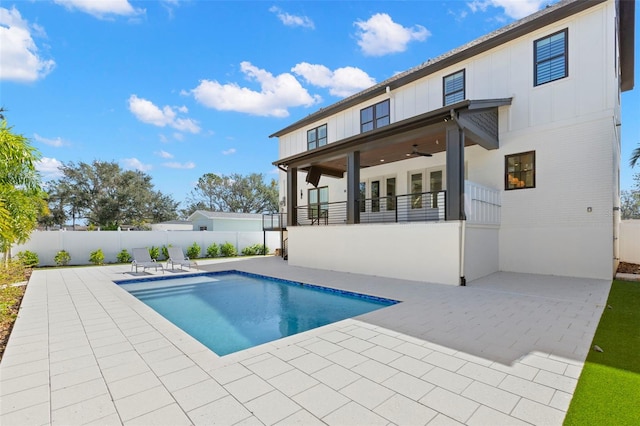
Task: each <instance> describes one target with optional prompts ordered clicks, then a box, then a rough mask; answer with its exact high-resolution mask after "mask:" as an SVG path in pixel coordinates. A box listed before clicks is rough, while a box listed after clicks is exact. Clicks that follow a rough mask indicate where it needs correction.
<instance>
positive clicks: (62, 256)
mask: <svg viewBox="0 0 640 426" xmlns="http://www.w3.org/2000/svg"><path fill="white" fill-rule="evenodd" d="M53 261H54V262H56V265H58V266H66V265H68V264H69V262H71V255H70V254H69V252H68V251H66V250H60V251H59V252H58V253H56V255H55V257H54V258H53Z"/></svg>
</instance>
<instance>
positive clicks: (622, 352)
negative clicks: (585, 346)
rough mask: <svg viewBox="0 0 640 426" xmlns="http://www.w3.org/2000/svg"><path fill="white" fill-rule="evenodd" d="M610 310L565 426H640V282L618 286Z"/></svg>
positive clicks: (610, 296) (577, 389) (599, 329)
mask: <svg viewBox="0 0 640 426" xmlns="http://www.w3.org/2000/svg"><path fill="white" fill-rule="evenodd" d="M607 304H608V306H607V307H606V308H605V310H604V313H603V314H602V318H601V319H600V324H599V325H598V329H597V331H596V334H595V337H594V338H593V343H592V350H591V351H589V355H588V356H587V360H586V362H585V365H584V369H583V370H582V374H581V376H580V379H579V381H578V386H577V388H576V391H575V393H574V395H573V400H572V401H571V406H570V407H569V411H568V413H567V416H566V418H565V421H564V424H565V426H566V425H581V426H583V425H638V424H640V282H633V281H619V280H614V281H613V285H612V286H611V292H610V293H609V299H608V301H607ZM593 345H597V346H599V347H600V348H601V349H602V350H603V352H597V351H595V350H593Z"/></svg>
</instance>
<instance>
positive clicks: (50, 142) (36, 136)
mask: <svg viewBox="0 0 640 426" xmlns="http://www.w3.org/2000/svg"><path fill="white" fill-rule="evenodd" d="M33 139H35V140H36V142H40V143H43V144H45V145H49V146H54V147H56V148H60V147H61V146H64V145H68V144H67V143H66V142H65V141H63V140H62V138H60V137H57V138H55V139H48V138H43V137H42V136H40V135H39V134H37V133H34V134H33Z"/></svg>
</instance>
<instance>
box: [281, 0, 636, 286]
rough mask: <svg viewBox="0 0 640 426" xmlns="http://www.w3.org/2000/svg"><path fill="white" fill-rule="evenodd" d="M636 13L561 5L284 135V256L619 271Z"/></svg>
mask: <svg viewBox="0 0 640 426" xmlns="http://www.w3.org/2000/svg"><path fill="white" fill-rule="evenodd" d="M634 11H635V2H634V1H627V0H589V1H584V0H566V1H561V2H559V3H557V4H555V5H553V6H550V7H548V8H546V9H543V10H541V11H539V12H537V13H534V14H533V15H531V16H529V17H526V18H524V19H521V20H519V21H517V22H514V23H512V24H509V25H507V26H505V27H504V28H501V29H499V30H497V31H494V32H493V33H490V34H487V35H486V36H484V37H481V38H479V39H477V40H474V41H472V42H470V43H468V44H466V45H464V46H461V47H460V48H457V49H455V50H452V51H450V52H448V53H446V54H444V55H442V56H440V57H438V58H435V59H432V60H429V61H427V62H425V63H423V64H420V65H418V66H417V67H415V68H413V69H410V70H408V71H406V72H403V73H401V74H398V75H396V76H394V77H392V78H390V79H388V80H386V81H383V82H381V83H379V84H377V85H375V86H373V87H371V88H369V89H367V90H364V91H362V92H360V93H357V94H355V95H353V96H351V97H348V98H345V99H343V100H341V101H339V102H337V103H335V104H333V105H330V106H328V107H326V108H322V109H320V110H319V111H317V112H315V113H313V114H310V115H308V116H307V117H305V118H304V119H302V120H299V121H297V122H295V123H293V124H291V125H289V126H288V127H286V128H284V129H282V130H280V131H277V132H275V133H274V134H273V135H271V136H272V137H277V138H278V140H279V159H278V160H277V161H276V162H274V164H275V165H277V166H278V167H279V168H280V170H282V172H281V176H280V182H281V184H280V192H281V194H280V196H281V199H282V204H283V206H284V207H283V209H285V211H286V214H287V252H288V253H287V254H288V261H289V263H290V264H292V265H298V266H306V267H312V268H322V269H331V270H338V271H347V272H354V273H362V274H370V275H379V276H389V277H395V278H405V279H411V280H419V281H429V282H436V283H444V284H453V285H457V284H463V285H464V284H465V282H466V281H467V280H473V279H476V278H479V277H482V276H485V275H488V274H491V273H493V272H496V271H515V272H522V273H536V274H550V275H563V276H576V277H591V278H603V279H610V278H611V277H612V276H613V273H614V270H615V267H616V265H617V262H616V258H617V253H616V238H617V228H618V220H619V219H618V214H617V213H618V208H619V183H618V179H619V178H618V176H619V167H620V125H621V123H620V93H621V92H623V91H626V90H631V89H632V88H633V85H634V81H633V73H634Z"/></svg>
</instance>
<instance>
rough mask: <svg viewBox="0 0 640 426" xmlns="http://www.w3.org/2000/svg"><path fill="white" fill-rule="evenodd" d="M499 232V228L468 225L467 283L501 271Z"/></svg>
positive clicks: (465, 269)
mask: <svg viewBox="0 0 640 426" xmlns="http://www.w3.org/2000/svg"><path fill="white" fill-rule="evenodd" d="M498 231H499V228H498V227H497V226H483V225H469V224H467V225H466V229H465V243H464V247H465V251H464V253H465V255H464V275H465V278H466V279H467V282H470V281H473V280H476V279H478V278H482V277H485V276H487V275H490V274H493V273H494V272H498V271H499V269H500V257H499V253H500V249H499V233H498Z"/></svg>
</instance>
